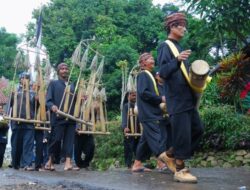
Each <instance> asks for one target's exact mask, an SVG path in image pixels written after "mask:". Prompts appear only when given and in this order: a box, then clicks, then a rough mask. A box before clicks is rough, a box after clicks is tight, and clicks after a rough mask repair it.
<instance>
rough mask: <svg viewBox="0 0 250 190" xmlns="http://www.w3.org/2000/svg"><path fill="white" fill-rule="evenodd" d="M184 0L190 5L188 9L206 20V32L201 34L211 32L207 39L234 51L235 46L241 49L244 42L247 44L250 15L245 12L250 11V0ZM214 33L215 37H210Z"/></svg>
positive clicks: (249, 30)
mask: <svg viewBox="0 0 250 190" xmlns="http://www.w3.org/2000/svg"><path fill="white" fill-rule="evenodd" d="M183 2H185V3H186V5H188V6H189V7H188V10H189V11H190V12H191V13H192V14H196V15H199V16H201V18H202V19H203V20H204V21H205V23H206V25H205V27H204V30H203V31H204V33H200V35H204V34H209V35H208V36H207V39H208V40H211V41H213V42H214V45H216V46H217V47H219V48H221V50H222V51H223V48H224V47H226V48H228V49H229V50H230V51H233V50H234V49H235V48H238V49H239V47H241V46H242V44H243V43H244V44H245V45H246V44H247V41H246V39H247V35H249V32H250V29H249V24H250V19H249V18H250V15H249V14H245V13H249V11H250V2H249V0H241V1H239V0H230V1H228V0H219V1H210V0H202V1H197V0H183ZM235 5H237V6H235ZM206 31H207V32H206ZM212 35H213V36H214V37H213V38H210V37H211V36H212ZM204 37H205V35H204ZM242 42H243V43H242Z"/></svg>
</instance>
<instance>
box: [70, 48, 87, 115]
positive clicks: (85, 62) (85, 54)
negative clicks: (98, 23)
mask: <svg viewBox="0 0 250 190" xmlns="http://www.w3.org/2000/svg"><path fill="white" fill-rule="evenodd" d="M88 51H89V48H88V47H87V49H86V50H85V52H84V55H83V57H82V59H81V62H80V63H79V67H80V73H79V75H78V79H77V83H76V86H75V90H74V94H73V97H72V100H71V103H70V106H69V110H68V114H69V113H70V110H71V107H72V105H73V102H74V99H75V96H76V91H77V89H78V90H79V91H81V90H80V88H78V86H79V82H80V79H81V76H82V71H83V70H84V69H85V68H86V65H87V61H88ZM82 86H83V84H82ZM79 98H80V97H79ZM79 107H80V104H77V103H76V104H75V109H77V110H79ZM78 115H79V114H78Z"/></svg>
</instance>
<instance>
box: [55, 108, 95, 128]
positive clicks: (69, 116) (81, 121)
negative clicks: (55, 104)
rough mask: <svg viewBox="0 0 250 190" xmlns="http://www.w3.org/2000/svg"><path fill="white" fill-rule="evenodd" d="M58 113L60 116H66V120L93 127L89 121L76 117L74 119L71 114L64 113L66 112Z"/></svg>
mask: <svg viewBox="0 0 250 190" xmlns="http://www.w3.org/2000/svg"><path fill="white" fill-rule="evenodd" d="M56 113H57V114H59V115H62V116H64V117H66V118H68V119H72V120H74V121H76V122H78V123H82V124H85V125H90V126H93V123H90V122H87V121H84V120H81V119H78V118H76V117H74V116H72V115H69V114H67V113H64V112H62V111H60V110H57V112H56Z"/></svg>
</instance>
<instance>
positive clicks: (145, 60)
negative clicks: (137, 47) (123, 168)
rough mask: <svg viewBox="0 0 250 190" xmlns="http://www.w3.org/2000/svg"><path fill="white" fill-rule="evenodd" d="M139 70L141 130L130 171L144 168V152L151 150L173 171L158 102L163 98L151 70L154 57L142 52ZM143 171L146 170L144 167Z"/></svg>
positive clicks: (162, 100)
mask: <svg viewBox="0 0 250 190" xmlns="http://www.w3.org/2000/svg"><path fill="white" fill-rule="evenodd" d="M139 63H140V67H141V70H142V71H141V72H140V73H139V74H138V76H137V106H138V117H139V120H140V122H141V124H142V126H143V132H142V136H141V139H140V142H139V144H138V147H137V151H136V160H135V162H134V165H133V168H132V171H138V170H140V168H141V169H144V168H143V167H142V165H141V160H142V159H143V157H144V155H145V152H146V151H147V150H148V149H150V150H151V152H152V153H153V154H154V155H155V156H156V157H157V158H158V159H160V160H161V161H163V162H164V163H165V164H167V166H168V168H169V169H170V170H171V171H172V172H175V165H174V163H173V159H171V158H169V157H168V156H167V154H166V139H165V137H166V127H165V121H164V117H163V112H162V110H161V108H160V104H161V103H163V102H165V98H164V97H163V96H160V94H159V91H158V88H157V84H156V81H155V78H154V76H153V75H152V73H151V72H152V70H153V68H154V64H155V62H154V58H153V57H152V55H151V54H149V53H144V54H142V55H141V56H140V58H139ZM144 171H146V170H145V169H144Z"/></svg>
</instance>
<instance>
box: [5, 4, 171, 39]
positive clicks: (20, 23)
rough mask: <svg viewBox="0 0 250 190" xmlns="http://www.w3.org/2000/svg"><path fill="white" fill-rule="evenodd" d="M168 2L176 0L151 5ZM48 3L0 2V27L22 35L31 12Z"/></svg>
mask: <svg viewBox="0 0 250 190" xmlns="http://www.w3.org/2000/svg"><path fill="white" fill-rule="evenodd" d="M170 1H176V0H153V4H155V5H156V4H165V3H167V2H170ZM48 2H49V0H2V1H1V6H0V27H4V28H5V29H6V31H7V32H8V33H15V34H18V35H20V34H24V33H25V32H26V26H27V24H28V23H29V22H31V21H32V11H33V10H34V9H36V8H39V7H41V5H43V4H47V3H48ZM34 22H35V21H34Z"/></svg>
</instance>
